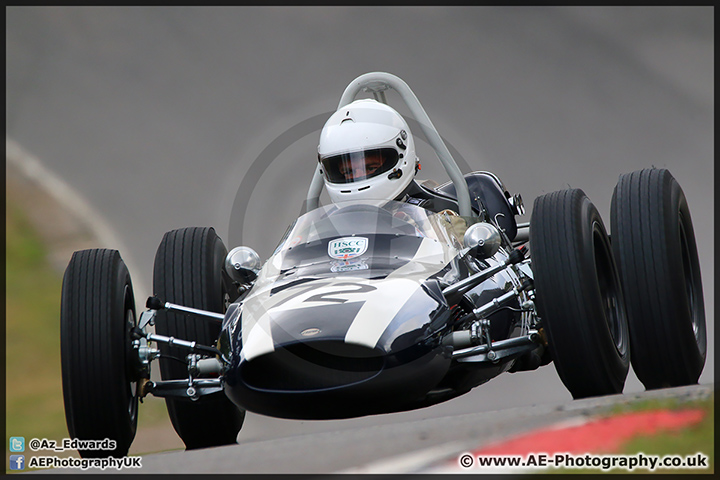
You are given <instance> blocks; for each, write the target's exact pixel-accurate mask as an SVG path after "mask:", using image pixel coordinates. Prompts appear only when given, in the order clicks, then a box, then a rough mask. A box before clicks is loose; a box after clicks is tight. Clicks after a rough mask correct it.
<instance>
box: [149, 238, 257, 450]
mask: <svg viewBox="0 0 720 480" xmlns="http://www.w3.org/2000/svg"><path fill="white" fill-rule="evenodd" d="M226 255H227V249H226V248H225V245H223V242H222V240H221V239H220V238H219V237H218V236H217V234H216V233H215V230H214V229H212V228H183V229H179V230H173V231H170V232H167V233H166V234H165V236H164V237H163V239H162V242H161V243H160V246H159V247H158V250H157V253H156V255H155V265H154V273H153V291H154V292H155V294H156V295H157V296H158V297H160V298H161V299H162V300H163V301H165V302H171V303H175V304H179V305H184V306H187V307H193V308H197V309H201V310H208V311H212V312H218V313H223V312H224V311H225V308H226V306H227V302H228V301H229V300H231V299H232V298H230V293H229V292H230V291H231V287H230V282H229V278H225V274H224V273H223V262H224V260H225V256H226ZM155 329H156V332H157V333H158V334H160V335H165V336H172V337H175V338H178V339H182V340H188V341H195V342H198V343H200V344H203V345H213V344H215V342H216V341H217V339H218V336H219V335H220V325H219V324H217V323H214V322H211V321H208V320H207V319H203V318H198V317H193V316H189V315H185V314H181V313H174V312H168V311H165V310H160V311H158V314H157V317H156V319H155ZM160 353H161V358H160V372H161V376H162V378H163V380H172V379H179V378H187V376H188V368H187V364H186V363H184V360H185V358H186V356H187V353H188V352H187V350H183V349H181V348H177V347H169V346H168V345H165V344H161V345H160ZM178 359H179V360H181V361H178ZM166 403H167V408H168V413H169V415H170V420H171V422H172V424H173V427H174V428H175V431H176V432H177V433H178V435H179V436H180V438H181V439H182V441H183V442H184V443H185V446H186V447H187V448H188V449H195V448H205V447H211V446H217V445H227V444H232V443H235V442H236V441H237V434H238V432H239V431H240V428H241V427H242V424H243V420H244V418H245V412H243V411H241V410H239V409H238V408H237V407H236V406H235V405H234V404H233V403H232V402H231V401H230V400H229V399H228V398H227V397H226V396H225V394H224V393H222V392H220V393H216V394H213V395H209V396H206V397H201V398H200V399H198V400H197V401H194V402H193V401H190V400H184V399H176V398H166Z"/></svg>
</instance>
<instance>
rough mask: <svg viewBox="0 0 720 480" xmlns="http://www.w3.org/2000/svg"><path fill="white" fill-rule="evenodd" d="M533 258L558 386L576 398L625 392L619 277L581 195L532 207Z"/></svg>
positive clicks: (596, 218)
mask: <svg viewBox="0 0 720 480" xmlns="http://www.w3.org/2000/svg"><path fill="white" fill-rule="evenodd" d="M530 251H531V256H532V269H533V273H534V276H535V287H536V293H537V307H538V313H539V314H540V317H541V319H542V324H543V326H544V328H545V330H546V332H547V335H548V343H549V347H550V353H551V355H552V357H553V361H554V363H555V368H556V369H557V372H558V375H559V376H560V379H561V380H562V382H563V383H564V384H565V386H566V387H567V389H568V390H569V391H570V393H571V394H572V396H573V398H584V397H590V396H598V395H608V394H614V393H621V392H622V390H623V387H624V385H625V379H626V377H627V373H628V368H629V363H630V338H629V334H628V325H627V318H626V314H625V307H624V302H623V295H622V289H621V286H620V278H619V275H618V271H617V267H616V265H615V261H614V258H613V253H612V249H611V246H610V240H609V238H608V235H607V233H606V230H605V226H604V225H603V222H602V219H601V218H600V214H599V213H598V211H597V209H596V208H595V206H594V205H593V204H592V202H590V200H589V199H588V198H587V196H586V195H585V193H584V192H583V191H582V190H579V189H569V190H562V191H558V192H554V193H549V194H547V195H543V196H541V197H538V198H537V199H536V200H535V204H534V206H533V213H532V217H531V222H530Z"/></svg>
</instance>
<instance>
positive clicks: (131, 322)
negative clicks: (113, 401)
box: [123, 285, 138, 423]
mask: <svg viewBox="0 0 720 480" xmlns="http://www.w3.org/2000/svg"><path fill="white" fill-rule="evenodd" d="M129 290H130V286H128V285H126V286H125V302H124V303H125V328H124V332H123V333H124V342H125V352H126V359H125V364H126V365H127V366H128V368H127V369H126V374H125V375H126V376H125V378H126V380H127V395H128V405H127V412H128V416H129V417H130V422H131V423H135V420H136V419H137V413H138V382H137V380H136V375H135V373H136V372H135V371H134V370H135V367H136V366H137V365H136V362H134V361H133V357H132V356H133V354H134V353H135V350H134V349H133V348H132V341H131V340H130V331H131V330H132V329H133V328H134V327H135V326H136V325H137V322H136V319H135V312H134V310H133V304H132V303H133V297H132V295H131V292H130V291H129ZM128 370H129V371H128ZM130 372H132V373H130Z"/></svg>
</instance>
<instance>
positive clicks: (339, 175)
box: [320, 147, 399, 183]
mask: <svg viewBox="0 0 720 480" xmlns="http://www.w3.org/2000/svg"><path fill="white" fill-rule="evenodd" d="M398 159H399V156H398V152H397V150H395V149H394V148H389V147H388V148H376V149H373V150H363V151H361V152H352V153H343V154H340V155H334V156H332V157H327V158H323V159H321V160H320V162H321V163H322V166H323V173H324V175H325V178H326V179H327V180H328V181H329V182H330V183H352V182H357V181H360V180H365V179H367V178H372V177H376V176H378V175H381V174H383V173H385V172H387V171H389V170H390V169H392V168H393V167H394V166H395V165H397V162H398Z"/></svg>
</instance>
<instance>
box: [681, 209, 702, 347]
mask: <svg viewBox="0 0 720 480" xmlns="http://www.w3.org/2000/svg"><path fill="white" fill-rule="evenodd" d="M683 220H684V218H683V215H682V212H681V213H680V215H679V218H678V231H679V232H680V250H681V251H682V265H683V272H684V279H685V292H686V293H687V299H688V309H689V312H688V315H689V317H690V320H691V324H692V329H693V335H694V336H695V342H696V343H697V345H698V347H699V348H700V350H701V351H703V349H704V346H705V332H704V329H703V328H702V326H703V325H702V319H701V318H700V317H701V315H700V311H701V308H700V306H699V305H698V302H699V299H700V297H699V296H698V294H697V285H696V284H695V281H696V275H698V272H696V271H695V266H694V262H693V255H692V253H691V250H690V243H689V242H688V237H687V233H686V231H685V226H684V223H685V222H684V221H683Z"/></svg>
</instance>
